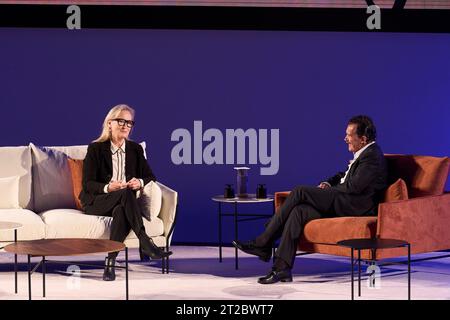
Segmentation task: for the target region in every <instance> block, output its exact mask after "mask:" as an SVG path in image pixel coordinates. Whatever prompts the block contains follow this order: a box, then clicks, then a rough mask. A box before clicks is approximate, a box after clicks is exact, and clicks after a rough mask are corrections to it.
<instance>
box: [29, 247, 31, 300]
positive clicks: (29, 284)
mask: <svg viewBox="0 0 450 320" xmlns="http://www.w3.org/2000/svg"><path fill="white" fill-rule="evenodd" d="M28 300H31V256H30V255H28Z"/></svg>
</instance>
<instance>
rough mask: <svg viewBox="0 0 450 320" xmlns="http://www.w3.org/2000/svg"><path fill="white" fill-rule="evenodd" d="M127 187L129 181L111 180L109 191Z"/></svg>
mask: <svg viewBox="0 0 450 320" xmlns="http://www.w3.org/2000/svg"><path fill="white" fill-rule="evenodd" d="M126 187H127V183H125V182H122V181H111V182H110V183H109V184H108V192H113V191H117V190H120V189H125V188H126Z"/></svg>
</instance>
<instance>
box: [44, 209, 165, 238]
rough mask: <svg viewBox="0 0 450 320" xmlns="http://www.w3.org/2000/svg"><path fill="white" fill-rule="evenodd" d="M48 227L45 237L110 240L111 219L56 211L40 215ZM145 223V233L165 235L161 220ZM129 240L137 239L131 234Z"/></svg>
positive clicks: (70, 210)
mask: <svg viewBox="0 0 450 320" xmlns="http://www.w3.org/2000/svg"><path fill="white" fill-rule="evenodd" d="M39 215H40V216H41V218H42V221H44V223H45V226H46V232H45V237H46V238H47V239H54V238H89V239H109V234H110V231H111V221H112V218H111V217H104V216H94V215H88V214H85V213H83V212H82V211H79V210H75V209H54V210H49V211H45V212H42V213H41V214H39ZM143 221H144V226H145V231H146V232H147V234H148V235H149V236H150V237H155V236H160V235H162V234H163V233H164V226H163V222H162V220H161V219H159V218H155V219H154V220H152V221H151V222H150V221H147V220H145V219H144V220H143ZM128 238H136V235H135V234H134V232H130V234H129V236H128Z"/></svg>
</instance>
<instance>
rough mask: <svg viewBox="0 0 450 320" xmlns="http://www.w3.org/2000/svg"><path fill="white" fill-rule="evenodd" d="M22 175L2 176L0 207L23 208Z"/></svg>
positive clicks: (0, 179) (0, 181) (0, 180)
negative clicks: (20, 196)
mask: <svg viewBox="0 0 450 320" xmlns="http://www.w3.org/2000/svg"><path fill="white" fill-rule="evenodd" d="M19 181H20V176H12V177H5V178H0V209H22V208H21V207H20V206H19Z"/></svg>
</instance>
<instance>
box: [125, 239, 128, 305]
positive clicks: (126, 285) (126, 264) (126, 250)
mask: <svg viewBox="0 0 450 320" xmlns="http://www.w3.org/2000/svg"><path fill="white" fill-rule="evenodd" d="M125 290H126V293H125V294H126V300H128V247H125Z"/></svg>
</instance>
